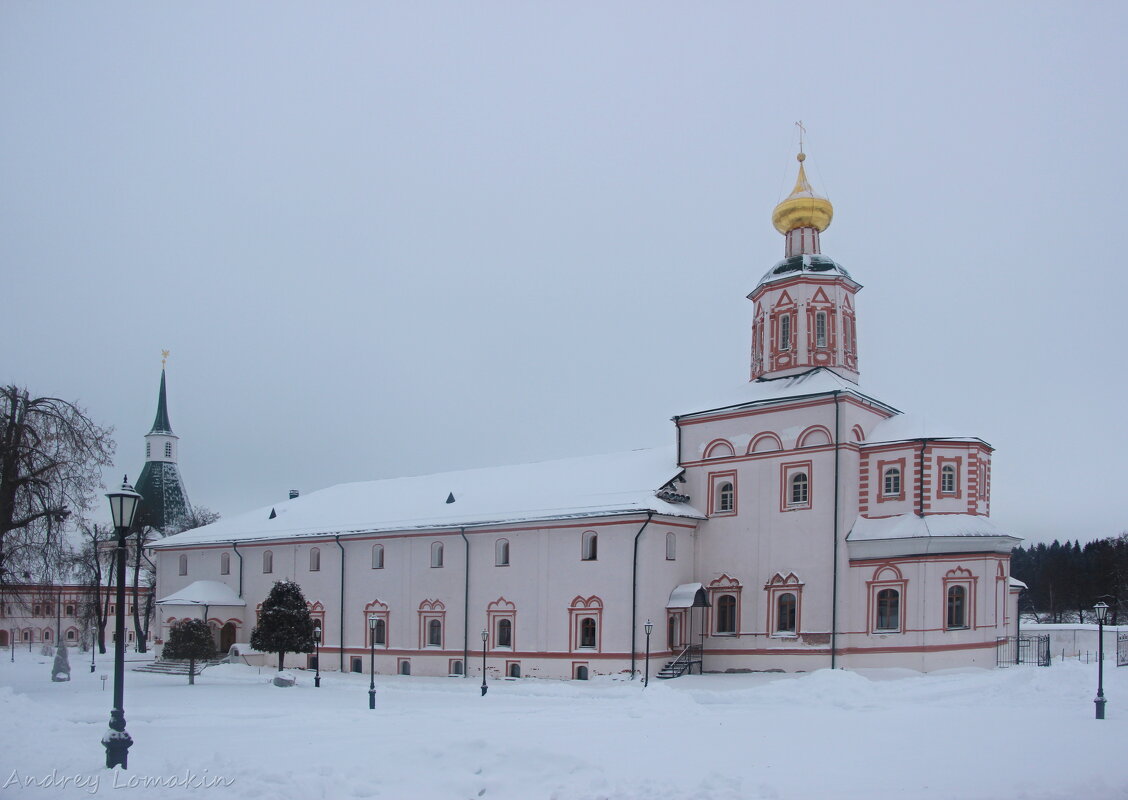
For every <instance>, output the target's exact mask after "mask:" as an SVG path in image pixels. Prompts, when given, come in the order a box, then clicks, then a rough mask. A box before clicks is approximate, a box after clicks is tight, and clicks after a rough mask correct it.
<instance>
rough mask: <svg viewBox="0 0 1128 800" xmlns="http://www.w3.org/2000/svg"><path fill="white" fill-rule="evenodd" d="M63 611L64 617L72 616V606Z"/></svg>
mask: <svg viewBox="0 0 1128 800" xmlns="http://www.w3.org/2000/svg"><path fill="white" fill-rule="evenodd" d="M64 611H65V614H66V616H68V617H73V616H74V606H67V607H66V609H65V610H64Z"/></svg>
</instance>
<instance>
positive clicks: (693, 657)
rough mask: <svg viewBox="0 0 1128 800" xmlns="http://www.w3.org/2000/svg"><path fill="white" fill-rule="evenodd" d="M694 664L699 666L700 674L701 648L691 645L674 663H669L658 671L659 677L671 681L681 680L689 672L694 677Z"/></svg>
mask: <svg viewBox="0 0 1128 800" xmlns="http://www.w3.org/2000/svg"><path fill="white" fill-rule="evenodd" d="M694 664H696V665H697V671H698V672H699V673H700V672H701V648H700V647H699V646H692V645H691V646H689V647H687V648H685V649H684V650H682V651H681V653H679V654H678V657H677V658H675V659H674V660H673V661H667V662H666V664H665V665H664V666H663V667H662V669H660V670H658V677H659V678H662V679H664V680H669V679H670V678H680V677H681V676H682V675H685V674H686V673H687V672H688V673H689V674H691V675H692V674H693V665H694Z"/></svg>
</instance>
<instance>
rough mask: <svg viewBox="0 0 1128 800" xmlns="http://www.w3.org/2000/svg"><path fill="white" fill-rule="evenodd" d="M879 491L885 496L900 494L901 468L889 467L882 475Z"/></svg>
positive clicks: (897, 495)
mask: <svg viewBox="0 0 1128 800" xmlns="http://www.w3.org/2000/svg"><path fill="white" fill-rule="evenodd" d="M881 493H882V494H883V495H885V496H886V497H900V496H901V470H900V468H899V467H890V468H889V469H887V470H885V474H884V475H883V476H882V487H881Z"/></svg>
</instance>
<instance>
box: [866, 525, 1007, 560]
mask: <svg viewBox="0 0 1128 800" xmlns="http://www.w3.org/2000/svg"><path fill="white" fill-rule="evenodd" d="M846 541H847V542H848V543H849V544H850V545H851V551H850V552H851V555H852V556H859V557H866V558H869V557H884V556H893V555H919V554H924V553H955V552H969V551H972V552H996V553H1009V552H1010V550H1011V548H1012V547H1014V546H1015V545H1017V544H1018V543H1019V542H1020V541H1022V540H1021V539H1020V538H1018V537H1016V536H1012V535H1011V534H1009V533H1005V532H1003V531H1002V530H1000V529H999V528H998V527H996V525H995V523H993V522H992V521H991V520H990V519H988V518H987V517H984V516H980V515H978V514H928V515H926V516H923V517H918V516H917V515H916V514H898V515H896V516H893V517H882V518H880V519H870V518H868V517H863V516H858V517H857V518H856V519H855V520H854V525H853V527H852V528H851V529H850V535H849V536H847V537H846Z"/></svg>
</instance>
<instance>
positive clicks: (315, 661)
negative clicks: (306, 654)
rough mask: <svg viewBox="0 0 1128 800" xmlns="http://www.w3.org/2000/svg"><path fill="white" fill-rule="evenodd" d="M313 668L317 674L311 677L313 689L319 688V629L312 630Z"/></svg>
mask: <svg viewBox="0 0 1128 800" xmlns="http://www.w3.org/2000/svg"><path fill="white" fill-rule="evenodd" d="M313 667H314V669H316V670H317V672H315V673H314V675H313V685H314V687H315V688H320V687H321V627H320V626H318V627H315V628H314V629H313Z"/></svg>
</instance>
